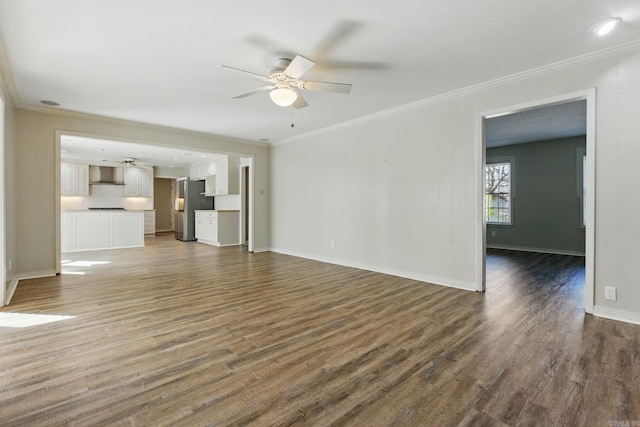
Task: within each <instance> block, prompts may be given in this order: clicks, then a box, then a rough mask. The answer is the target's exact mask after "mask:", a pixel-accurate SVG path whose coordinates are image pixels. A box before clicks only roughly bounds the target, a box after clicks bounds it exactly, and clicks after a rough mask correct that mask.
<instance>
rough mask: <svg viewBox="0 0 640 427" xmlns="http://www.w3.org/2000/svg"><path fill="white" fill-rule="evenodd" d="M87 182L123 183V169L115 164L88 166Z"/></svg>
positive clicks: (103, 183)
mask: <svg viewBox="0 0 640 427" xmlns="http://www.w3.org/2000/svg"><path fill="white" fill-rule="evenodd" d="M89 184H93V185H124V170H123V169H122V168H120V167H115V166H94V165H90V166H89Z"/></svg>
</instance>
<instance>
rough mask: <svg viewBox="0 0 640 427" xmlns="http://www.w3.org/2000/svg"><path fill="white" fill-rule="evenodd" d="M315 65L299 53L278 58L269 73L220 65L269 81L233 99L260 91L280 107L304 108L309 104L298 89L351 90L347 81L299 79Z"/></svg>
mask: <svg viewBox="0 0 640 427" xmlns="http://www.w3.org/2000/svg"><path fill="white" fill-rule="evenodd" d="M314 65H316V63H315V62H313V61H311V60H310V59H307V58H305V57H304V56H301V55H296V57H295V58H293V60H290V59H288V58H280V59H278V62H277V64H276V66H275V67H274V68H272V69H271V71H270V72H269V75H267V76H263V75H260V74H257V73H253V72H251V71H246V70H241V69H239V68H235V67H230V66H228V65H222V67H224V68H228V69H230V70H234V71H239V72H241V73H245V74H248V75H250V76H252V77H255V78H258V79H260V80H263V81H267V82H269V85H267V86H262V87H259V88H257V89H254V90H251V91H249V92H246V93H243V94H240V95H237V96H234V97H233V99H240V98H244V97H247V96H250V95H255V94H257V93H261V92H267V91H268V92H269V96H270V97H271V100H272V101H273V102H274V103H275V104H276V105H279V106H281V107H288V106H289V105H293V106H294V107H295V108H304V107H307V106H308V105H309V104H308V103H307V101H306V100H305V99H304V97H303V96H302V94H301V93H300V90H314V91H322V92H337V93H349V92H351V84H348V83H330V82H318V81H313V80H301V79H300V77H302V75H303V74H304V73H306V72H307V71H309V70H310V69H311V67H313V66H314Z"/></svg>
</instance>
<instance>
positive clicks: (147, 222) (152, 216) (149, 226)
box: [144, 210, 156, 234]
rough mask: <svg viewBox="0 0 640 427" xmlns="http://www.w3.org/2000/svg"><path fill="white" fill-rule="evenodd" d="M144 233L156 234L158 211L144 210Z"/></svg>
mask: <svg viewBox="0 0 640 427" xmlns="http://www.w3.org/2000/svg"><path fill="white" fill-rule="evenodd" d="M144 234H156V211H155V210H147V211H144Z"/></svg>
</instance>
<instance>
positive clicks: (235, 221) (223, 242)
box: [195, 210, 240, 246]
mask: <svg viewBox="0 0 640 427" xmlns="http://www.w3.org/2000/svg"><path fill="white" fill-rule="evenodd" d="M195 217H196V240H198V242H200V243H206V244H208V245H213V246H233V245H239V244H240V212H239V211H210V210H197V211H196V212H195Z"/></svg>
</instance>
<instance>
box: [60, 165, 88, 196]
mask: <svg viewBox="0 0 640 427" xmlns="http://www.w3.org/2000/svg"><path fill="white" fill-rule="evenodd" d="M60 167H61V173H60V178H61V179H60V182H61V183H62V189H61V190H62V191H61V192H60V194H61V195H62V196H88V195H89V165H85V164H77V163H61V164H60Z"/></svg>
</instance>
